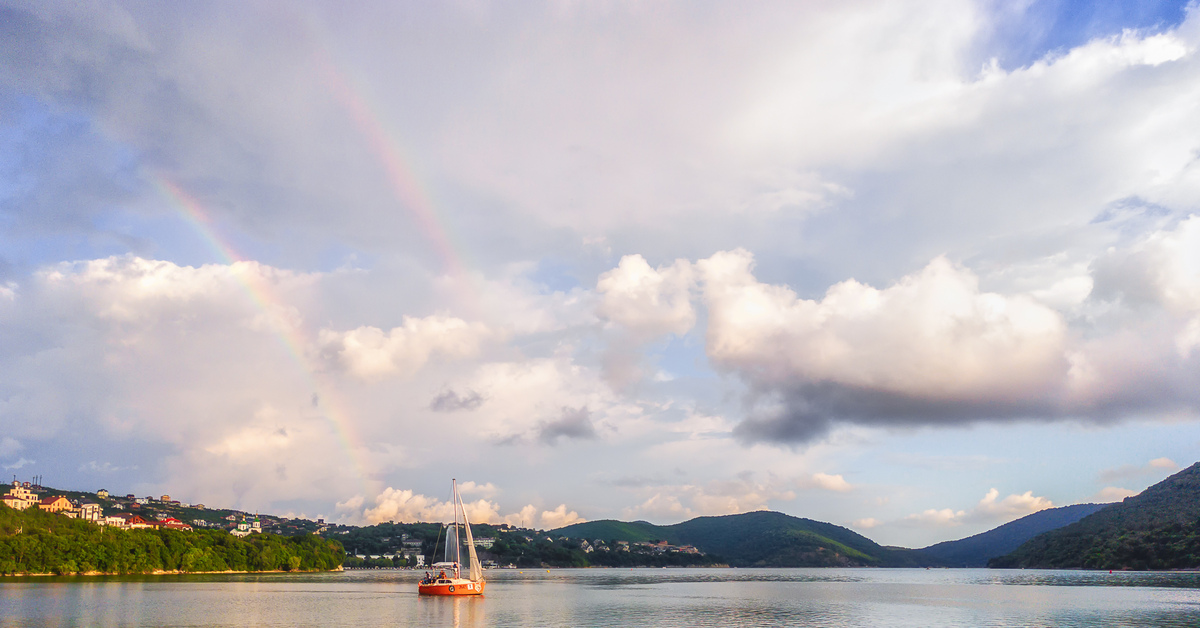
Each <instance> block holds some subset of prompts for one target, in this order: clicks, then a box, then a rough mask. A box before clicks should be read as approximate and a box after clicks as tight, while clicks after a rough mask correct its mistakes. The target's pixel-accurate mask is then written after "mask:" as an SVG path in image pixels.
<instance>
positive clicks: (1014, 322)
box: [696, 250, 1068, 440]
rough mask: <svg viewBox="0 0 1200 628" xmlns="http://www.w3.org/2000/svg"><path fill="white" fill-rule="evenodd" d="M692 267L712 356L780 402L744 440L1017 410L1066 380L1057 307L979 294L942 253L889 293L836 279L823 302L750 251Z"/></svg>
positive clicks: (747, 426)
mask: <svg viewBox="0 0 1200 628" xmlns="http://www.w3.org/2000/svg"><path fill="white" fill-rule="evenodd" d="M696 265H697V267H698V269H699V273H700V276H701V278H702V286H703V287H702V293H703V299H704V302H705V305H706V306H707V309H708V316H709V324H708V329H707V332H706V333H707V351H708V354H709V357H710V358H711V359H712V360H713V361H714V362H715V363H716V364H717V365H719V366H721V367H723V368H725V369H728V370H731V371H734V372H737V373H739V374H741V375H742V376H743V377H744V378H746V379H747V380H748V381H749V382H750V384H751V386H752V388H754V389H756V390H757V391H758V392H760V393H773V394H774V395H775V397H776V398H777V399H779V403H780V407H779V408H778V409H776V410H774V411H773V412H770V413H768V414H769V416H765V417H764V416H759V417H755V418H752V419H751V420H749V421H747V422H744V423H743V424H742V425H740V426H739V428H738V433H739V435H740V436H742V437H743V438H745V439H747V440H804V439H806V438H811V437H812V436H815V435H818V434H820V433H822V432H823V431H825V430H826V429H828V426H829V423H830V422H831V421H833V420H835V419H853V420H860V421H872V420H879V419H880V418H885V417H886V418H887V419H891V420H896V421H900V422H907V421H912V420H930V419H929V418H925V419H917V418H915V417H914V416H913V415H922V416H925V417H931V416H932V417H936V416H938V415H943V416H944V415H946V414H949V413H953V414H955V415H960V416H961V415H962V414H963V413H974V414H976V415H979V414H985V413H996V414H1009V415H1011V414H1014V413H1022V412H1024V411H1026V410H1027V408H1028V407H1029V405H1030V403H1031V402H1034V401H1041V400H1043V399H1045V398H1046V397H1047V396H1048V395H1050V394H1051V393H1052V392H1053V391H1054V390H1055V388H1056V386H1057V385H1061V382H1063V381H1064V380H1065V378H1066V375H1067V366H1068V365H1067V361H1066V359H1065V358H1064V356H1063V347H1064V342H1065V336H1066V326H1065V323H1064V322H1063V320H1062V317H1061V316H1060V315H1059V314H1058V313H1057V312H1055V311H1053V310H1051V309H1049V308H1047V307H1045V306H1043V305H1041V304H1039V303H1037V302H1036V301H1034V300H1033V299H1031V298H1029V297H1025V296H1021V295H1016V296H1004V295H999V294H995V293H988V292H984V291H982V290H980V289H979V283H978V279H977V278H976V277H975V276H974V275H973V274H972V273H971V272H970V271H967V270H965V269H963V268H960V267H956V266H954V265H953V264H951V263H950V262H949V261H947V260H946V259H944V258H938V259H935V260H934V261H932V262H931V263H930V264H929V265H928V266H926V267H925V268H924V269H923V270H921V271H920V272H919V273H916V274H914V275H910V276H908V277H905V278H904V279H902V280H900V281H899V282H897V283H896V284H895V285H893V286H890V287H888V288H885V289H877V288H873V287H871V286H867V285H864V284H862V283H859V282H857V281H854V280H848V281H844V282H841V283H838V284H836V285H834V286H832V287H830V288H829V290H828V291H826V293H825V296H824V298H823V299H821V300H819V301H818V300H807V299H801V298H799V297H797V295H796V294H795V293H794V292H793V291H791V290H789V289H788V288H786V287H783V286H775V285H769V284H763V283H760V282H759V281H758V280H757V279H755V277H754V275H753V272H752V271H753V267H754V259H753V256H751V255H750V253H748V252H747V251H743V250H737V251H729V252H723V253H718V254H716V255H714V256H712V257H710V258H708V259H705V260H701V261H700V262H697V264H696ZM972 408H974V410H972ZM910 417H912V418H910Z"/></svg>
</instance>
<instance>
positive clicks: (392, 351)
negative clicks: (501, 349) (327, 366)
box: [319, 315, 493, 380]
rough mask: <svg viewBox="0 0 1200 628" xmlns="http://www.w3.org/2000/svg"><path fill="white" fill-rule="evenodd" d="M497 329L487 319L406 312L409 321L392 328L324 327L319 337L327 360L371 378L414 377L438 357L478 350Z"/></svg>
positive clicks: (463, 355)
mask: <svg viewBox="0 0 1200 628" xmlns="http://www.w3.org/2000/svg"><path fill="white" fill-rule="evenodd" d="M492 335H493V334H492V332H491V331H490V330H489V329H488V328H487V326H485V325H483V324H482V323H468V322H466V321H464V320H462V319H460V318H453V317H447V316H436V315H435V316H427V317H425V318H412V317H408V316H406V317H404V324H403V325H402V326H400V327H394V328H392V329H391V330H390V331H387V332H385V331H383V330H381V329H379V328H377V327H359V328H357V329H352V330H349V331H344V332H337V331H333V330H329V329H323V330H321V333H320V337H319V342H320V345H321V352H322V354H323V355H324V356H325V357H326V359H327V360H328V361H329V362H330V363H332V364H336V365H339V366H341V367H343V368H345V369H346V370H348V371H349V372H350V373H352V374H354V375H356V376H358V377H361V378H363V379H366V380H378V379H380V378H382V377H386V376H390V375H400V376H408V375H411V374H413V373H414V372H416V371H417V370H418V369H420V368H421V367H422V366H424V365H425V363H426V362H428V361H429V360H430V358H431V357H432V356H435V355H436V356H441V357H444V358H448V359H455V358H466V357H471V356H473V355H475V354H476V353H477V352H478V351H479V348H480V345H482V344H483V342H484V341H485V340H487V339H488V338H489V337H491V336H492Z"/></svg>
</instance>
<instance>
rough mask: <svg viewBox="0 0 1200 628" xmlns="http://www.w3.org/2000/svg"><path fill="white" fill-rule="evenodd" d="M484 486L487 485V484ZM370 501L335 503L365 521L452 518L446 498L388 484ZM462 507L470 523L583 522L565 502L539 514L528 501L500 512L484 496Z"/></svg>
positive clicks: (541, 525) (539, 524)
mask: <svg viewBox="0 0 1200 628" xmlns="http://www.w3.org/2000/svg"><path fill="white" fill-rule="evenodd" d="M468 484H472V486H471V487H470V488H471V489H473V490H474V489H477V488H478V486H477V485H473V483H468V482H464V483H463V485H462V486H463V487H466V486H467V485H468ZM485 486H490V484H489V485H485ZM493 489H494V487H493ZM474 492H478V491H474ZM374 502H375V505H374V507H371V508H366V509H365V510H363V511H362V512H361V513H358V512H357V511H358V509H359V508H361V507H362V505H363V503H364V501H363V499H362V498H361V496H359V497H355V498H354V499H352V500H348V501H347V502H345V503H339V504H338V509H339V510H340V511H342V512H345V513H347V515H348V516H349V517H350V518H352V519H356V520H361V521H364V522H365V523H367V524H375V523H381V522H384V521H395V522H398V523H399V522H406V523H411V522H416V521H440V522H447V521H452V520H453V519H454V506H453V504H452V503H451V502H450V501H442V500H438V499H434V498H430V497H426V496H425V495H421V494H419V493H414V492H413V491H411V490H397V489H394V488H392V487H390V486H389V487H388V488H386V489H384V491H383V492H382V493H380V494H379V495H377V496H376V497H375V500H374ZM463 508H464V509H465V510H466V514H467V519H468V520H469V521H471V522H472V523H508V524H510V525H515V526H519V527H534V528H538V529H543V530H550V529H554V528H561V527H563V526H567V525H571V524H572V523H582V522H583V521H586V519H583V518H582V517H580V516H579V513H577V512H575V511H574V510H571V511H568V510H567V507H566V505H565V504H559V505H558V507H556V508H554V509H553V510H543V511H541V513H540V514H539V513H538V511H537V508H536V507H535V506H533V505H532V504H529V505H527V506H525V507H524V508H522V509H521V510H519V511H517V512H515V513H511V514H507V515H502V514H500V506H499V505H498V504H497V503H495V502H490V501H487V500H486V499H478V500H476V501H473V502H471V501H465V500H464V501H463Z"/></svg>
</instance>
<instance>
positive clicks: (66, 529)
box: [0, 504, 343, 575]
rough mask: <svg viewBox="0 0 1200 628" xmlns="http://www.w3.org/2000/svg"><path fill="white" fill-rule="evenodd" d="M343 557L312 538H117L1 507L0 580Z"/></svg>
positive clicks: (234, 567) (275, 566)
mask: <svg viewBox="0 0 1200 628" xmlns="http://www.w3.org/2000/svg"><path fill="white" fill-rule="evenodd" d="M342 556H343V554H342V546H341V544H340V543H338V542H337V541H329V540H326V539H322V538H320V537H318V536H314V535H304V536H294V537H281V536H276V535H274V534H254V535H251V536H249V537H246V538H237V537H235V536H232V535H230V534H229V533H228V532H225V531H223V530H221V531H217V530H196V531H194V532H184V531H179V530H167V529H163V530H149V529H146V530H119V529H115V528H113V527H101V526H98V525H96V524H94V523H90V522H87V521H81V520H79V519H69V518H67V517H63V516H61V515H57V514H52V513H48V512H42V511H41V510H39V509H38V508H29V509H27V510H13V509H12V508H9V507H8V506H5V505H4V504H0V575H11V574H26V573H55V574H72V573H88V572H102V573H114V574H127V573H152V572H155V571H181V572H204V571H315V570H327V569H336V568H338V566H340V565H341V564H342Z"/></svg>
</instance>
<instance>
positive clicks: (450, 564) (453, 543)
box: [417, 480, 485, 595]
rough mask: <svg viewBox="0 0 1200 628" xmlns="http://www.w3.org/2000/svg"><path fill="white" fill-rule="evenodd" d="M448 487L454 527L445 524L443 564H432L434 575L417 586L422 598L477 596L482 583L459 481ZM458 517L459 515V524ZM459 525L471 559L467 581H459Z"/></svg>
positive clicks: (460, 553) (451, 524)
mask: <svg viewBox="0 0 1200 628" xmlns="http://www.w3.org/2000/svg"><path fill="white" fill-rule="evenodd" d="M450 486H451V490H452V493H453V498H452V501H453V502H454V523H450V524H446V560H444V561H442V562H438V563H434V564H433V571H434V572H433V574H432V575H431V577H429V578H426V579H424V580H422V581H421V583H420V584H418V585H417V592H418V593H420V594H421V595H480V594H481V593H483V585H484V584H485V583H484V581H483V567H481V566H480V565H479V557H478V556H476V555H475V539H474V537H472V536H471V523H470V522H468V521H467V510H466V508H464V507H463V503H462V497H461V496H460V495H459V494H458V481H457V480H450ZM459 514H461V515H462V522H461V523H459V518H458V516H459ZM460 525H461V526H462V529H463V530H464V531H465V532H466V537H467V538H466V541H467V555H468V557H469V559H470V564H469V566H468V568H467V577H466V578H463V577H462V573H461V572H460V569H459V566H460V565H462V543H461V541H460V540H459V534H458V531H459V526H460ZM435 551H436V547H435Z"/></svg>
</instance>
